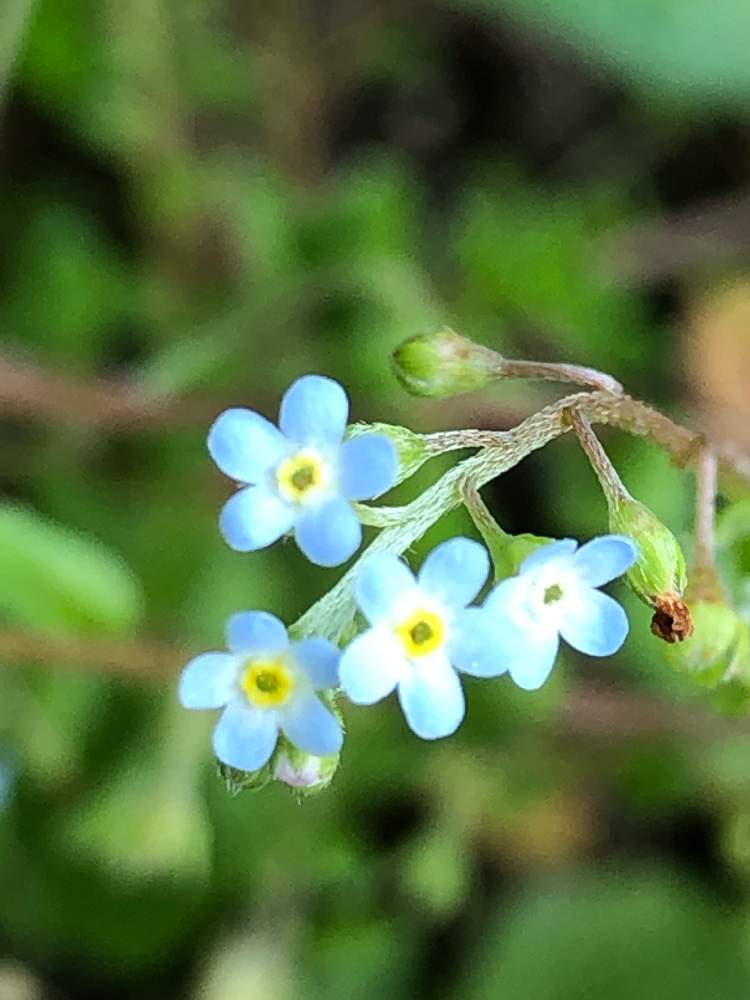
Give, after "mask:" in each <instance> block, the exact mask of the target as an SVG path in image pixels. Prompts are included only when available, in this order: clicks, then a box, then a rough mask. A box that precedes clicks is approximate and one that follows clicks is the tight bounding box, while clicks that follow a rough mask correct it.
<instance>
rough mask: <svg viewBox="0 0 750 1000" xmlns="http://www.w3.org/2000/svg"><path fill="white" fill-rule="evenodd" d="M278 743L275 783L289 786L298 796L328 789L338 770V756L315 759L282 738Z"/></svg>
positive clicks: (332, 755)
mask: <svg viewBox="0 0 750 1000" xmlns="http://www.w3.org/2000/svg"><path fill="white" fill-rule="evenodd" d="M280 742H281V746H280V749H279V750H278V752H277V754H276V758H275V764H274V770H273V776H274V778H275V779H276V781H281V782H283V783H284V784H285V785H289V787H290V788H291V789H293V791H295V792H297V793H298V794H300V795H316V794H317V793H318V792H322V791H323V790H324V789H325V788H328V786H329V785H330V783H331V782H332V781H333V776H334V774H335V773H336V771H337V770H338V766H339V758H340V754H337V753H335V754H330V755H329V756H327V757H316V756H314V755H313V754H309V753H305V752H304V751H303V750H300V749H299V748H298V747H295V746H294V745H293V744H292V743H290V742H289V741H288V740H285V739H283V737H282V740H281V741H280Z"/></svg>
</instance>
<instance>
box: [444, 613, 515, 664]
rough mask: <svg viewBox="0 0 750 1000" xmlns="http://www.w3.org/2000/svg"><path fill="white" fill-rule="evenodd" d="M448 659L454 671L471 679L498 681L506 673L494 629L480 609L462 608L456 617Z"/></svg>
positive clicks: (452, 628)
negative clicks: (490, 678) (469, 675)
mask: <svg viewBox="0 0 750 1000" xmlns="http://www.w3.org/2000/svg"><path fill="white" fill-rule="evenodd" d="M448 656H449V658H450V661H451V663H452V664H453V666H454V667H455V668H456V669H457V670H461V671H463V673H465V674H471V675H472V676H473V677H499V676H500V674H504V673H505V671H506V670H507V669H508V663H507V661H506V660H504V659H503V657H502V655H501V649H500V646H499V644H498V642H497V626H496V625H495V623H494V621H493V618H492V616H491V615H490V614H488V613H487V611H486V610H485V609H483V608H466V609H465V610H463V611H461V612H459V614H458V615H457V616H456V618H455V620H454V621H453V623H452V624H451V634H450V639H449V640H448Z"/></svg>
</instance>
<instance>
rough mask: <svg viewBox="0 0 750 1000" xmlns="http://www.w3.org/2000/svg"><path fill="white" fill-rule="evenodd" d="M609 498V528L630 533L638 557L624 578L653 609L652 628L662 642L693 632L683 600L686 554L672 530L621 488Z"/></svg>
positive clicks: (686, 636) (683, 638) (681, 638)
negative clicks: (615, 494)
mask: <svg viewBox="0 0 750 1000" xmlns="http://www.w3.org/2000/svg"><path fill="white" fill-rule="evenodd" d="M608 500H609V525H610V530H611V531H612V532H614V533H616V534H622V535H629V536H630V538H632V539H633V541H634V542H635V543H636V545H637V547H638V558H637V559H636V561H635V563H634V564H633V566H631V568H630V569H629V570H628V572H627V581H628V583H629V584H630V586H631V588H632V589H633V590H634V591H635V593H636V594H637V596H638V597H640V599H641V600H642V601H643V602H644V603H646V604H648V606H649V607H651V608H653V609H654V617H653V620H652V622H651V631H652V632H653V633H654V635H656V636H658V637H659V638H660V639H664V640H665V642H670V643H671V642H682V641H683V640H685V639H688V638H689V637H690V636H691V635H692V633H693V624H692V620H691V617H690V610H689V609H688V606H687V605H686V604H685V602H684V600H683V594H684V593H685V587H686V586H687V568H686V566H685V556H684V555H683V554H682V549H681V548H680V546H679V543H678V542H677V539H676V538H675V537H674V535H673V534H672V532H671V531H670V530H669V528H667V527H666V525H664V524H662V523H661V521H660V520H659V519H658V517H656V515H655V514H654V513H652V511H650V510H649V509H648V507H646V506H645V505H644V504H642V503H640V502H639V501H638V500H635V499H634V498H633V497H632V496H630V494H629V493H627V492H626V491H624V490H623V492H622V493H620V494H619V495H618V496H617V497H615V498H608Z"/></svg>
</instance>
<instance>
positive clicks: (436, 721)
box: [398, 657, 466, 740]
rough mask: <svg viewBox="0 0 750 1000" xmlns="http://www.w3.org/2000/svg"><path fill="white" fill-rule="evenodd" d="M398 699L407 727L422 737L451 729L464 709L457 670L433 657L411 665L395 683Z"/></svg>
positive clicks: (435, 735)
mask: <svg viewBox="0 0 750 1000" xmlns="http://www.w3.org/2000/svg"><path fill="white" fill-rule="evenodd" d="M398 700H399V701H400V702H401V708H402V709H403V711H404V715H405V716H406V721H407V722H408V723H409V728H410V729H411V731H412V732H413V733H416V735H417V736H421V737H422V739H423V740H436V739H439V738H440V737H441V736H450V734H451V733H455V731H456V730H457V729H458V727H459V726H460V725H461V721H462V719H463V717H464V712H465V711H466V705H465V702H464V693H463V690H462V688H461V681H460V680H459V679H458V674H457V673H456V671H455V670H454V669H453V668H452V667H451V666H450V665H449V664H448V661H447V660H443V659H438V658H434V657H430V661H429V662H427V663H423V664H422V663H420V664H419V665H415V666H413V667H412V669H411V670H410V671H409V672H408V674H407V675H406V676H405V677H404V678H403V679H402V681H401V682H400V684H399V686H398Z"/></svg>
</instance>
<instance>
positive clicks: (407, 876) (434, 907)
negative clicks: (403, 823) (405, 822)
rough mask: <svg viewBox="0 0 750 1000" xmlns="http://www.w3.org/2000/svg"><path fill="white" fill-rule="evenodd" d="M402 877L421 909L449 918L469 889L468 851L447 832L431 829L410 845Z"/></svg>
mask: <svg viewBox="0 0 750 1000" xmlns="http://www.w3.org/2000/svg"><path fill="white" fill-rule="evenodd" d="M402 878H403V887H404V889H405V891H406V892H407V893H408V894H409V895H410V896H411V897H412V898H413V899H414V900H415V902H416V903H417V904H418V905H419V906H420V907H421V908H422V909H424V910H425V911H426V912H427V913H429V914H431V915H433V916H435V917H437V918H439V919H444V918H446V917H450V916H451V915H452V914H453V913H455V912H456V911H457V910H458V909H459V907H460V906H461V904H462V903H463V901H464V899H465V898H466V895H467V894H468V892H469V891H470V889H471V860H470V854H469V851H468V848H467V846H466V844H464V843H463V842H462V840H461V838H459V837H458V836H456V835H455V834H453V833H452V832H451V831H450V830H446V829H442V828H438V829H435V830H430V831H429V832H428V833H427V834H426V835H425V836H424V837H420V838H417V839H416V840H414V841H413V842H412V843H411V844H410V845H409V848H408V852H407V855H406V858H405V861H404V869H403V876H402Z"/></svg>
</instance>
